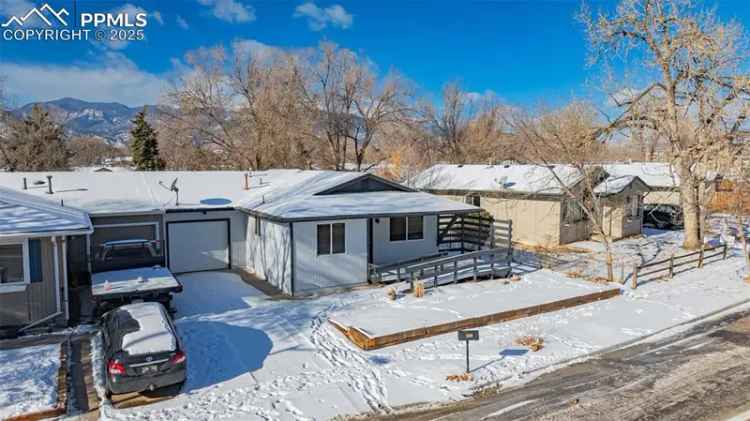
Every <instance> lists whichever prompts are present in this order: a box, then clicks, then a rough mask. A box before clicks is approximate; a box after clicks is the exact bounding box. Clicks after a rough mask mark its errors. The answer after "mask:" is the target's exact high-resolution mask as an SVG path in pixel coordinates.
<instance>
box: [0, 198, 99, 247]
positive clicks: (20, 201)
mask: <svg viewBox="0 0 750 421" xmlns="http://www.w3.org/2000/svg"><path fill="white" fill-rule="evenodd" d="M90 229H91V222H90V221H89V219H88V217H87V216H86V214H84V213H83V212H81V211H78V210H75V209H70V208H65V207H61V206H59V205H53V204H50V203H48V202H46V201H42V200H39V199H38V198H36V197H34V196H32V195H28V194H24V193H20V192H16V191H13V190H10V189H5V188H2V187H0V237H4V236H11V235H16V234H31V233H34V234H36V233H49V234H54V233H56V232H69V231H83V233H85V231H88V230H90Z"/></svg>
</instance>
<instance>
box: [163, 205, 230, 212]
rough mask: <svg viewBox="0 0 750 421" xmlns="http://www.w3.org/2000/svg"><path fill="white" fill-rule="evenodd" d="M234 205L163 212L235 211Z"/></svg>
mask: <svg viewBox="0 0 750 421" xmlns="http://www.w3.org/2000/svg"><path fill="white" fill-rule="evenodd" d="M236 210H237V209H236V208H234V207H231V206H230V207H222V208H184V209H182V208H181V209H167V210H166V211H165V213H197V212H200V213H204V214H205V213H208V212H227V211H236Z"/></svg>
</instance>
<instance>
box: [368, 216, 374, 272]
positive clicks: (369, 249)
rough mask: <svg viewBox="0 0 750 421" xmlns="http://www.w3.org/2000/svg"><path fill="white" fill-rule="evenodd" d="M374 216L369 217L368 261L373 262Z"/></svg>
mask: <svg viewBox="0 0 750 421" xmlns="http://www.w3.org/2000/svg"><path fill="white" fill-rule="evenodd" d="M373 242H374V241H373V238H372V218H367V263H368V264H372V262H373V255H372V253H373Z"/></svg>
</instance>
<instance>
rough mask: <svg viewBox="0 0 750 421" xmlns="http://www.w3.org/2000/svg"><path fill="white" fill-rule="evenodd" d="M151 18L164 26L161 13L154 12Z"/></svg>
mask: <svg viewBox="0 0 750 421" xmlns="http://www.w3.org/2000/svg"><path fill="white" fill-rule="evenodd" d="M150 16H153V17H154V19H156V21H157V22H159V25H164V18H162V16H161V12H160V11H158V10H154V11H153V12H151V15H150Z"/></svg>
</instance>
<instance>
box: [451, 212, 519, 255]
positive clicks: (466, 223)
mask: <svg viewBox="0 0 750 421" xmlns="http://www.w3.org/2000/svg"><path fill="white" fill-rule="evenodd" d="M512 238H513V236H512V222H511V221H509V220H495V218H493V217H492V215H490V214H489V213H488V212H487V211H484V210H483V211H481V212H477V213H472V214H468V215H440V217H439V218H438V248H439V250H440V251H441V252H460V253H465V252H472V251H478V250H484V249H494V248H499V247H507V248H508V250H510V249H511V247H512Z"/></svg>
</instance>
